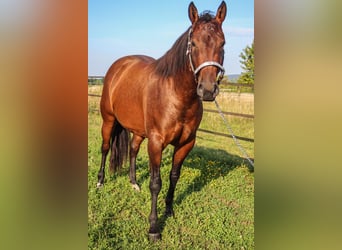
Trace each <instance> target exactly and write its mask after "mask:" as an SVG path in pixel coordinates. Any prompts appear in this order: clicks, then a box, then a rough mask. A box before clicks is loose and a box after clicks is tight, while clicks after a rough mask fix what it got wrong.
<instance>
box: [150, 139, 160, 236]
mask: <svg viewBox="0 0 342 250" xmlns="http://www.w3.org/2000/svg"><path fill="white" fill-rule="evenodd" d="M148 154H149V158H150V191H151V213H150V216H149V222H150V229H149V231H148V233H149V238H150V240H151V241H156V240H159V239H160V238H161V235H160V229H159V225H158V213H157V200H158V194H159V192H160V189H161V185H162V180H161V177H160V162H161V157H162V145H161V143H160V140H159V139H157V138H151V137H150V138H149V141H148Z"/></svg>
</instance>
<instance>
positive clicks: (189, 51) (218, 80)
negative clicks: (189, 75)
mask: <svg viewBox="0 0 342 250" xmlns="http://www.w3.org/2000/svg"><path fill="white" fill-rule="evenodd" d="M191 34H192V28H190V30H189V33H188V48H187V50H186V55H189V62H190V67H191V70H192V72H193V73H194V77H195V81H196V82H197V73H198V72H200V70H201V69H203V68H205V67H208V66H216V67H218V68H219V69H220V73H219V74H218V76H217V83H220V81H221V80H222V79H223V76H224V72H225V70H224V67H223V66H222V65H221V64H219V63H218V62H215V61H206V62H204V63H201V64H200V65H199V66H198V67H197V68H196V69H195V67H194V64H193V63H192V58H191V48H192V46H191Z"/></svg>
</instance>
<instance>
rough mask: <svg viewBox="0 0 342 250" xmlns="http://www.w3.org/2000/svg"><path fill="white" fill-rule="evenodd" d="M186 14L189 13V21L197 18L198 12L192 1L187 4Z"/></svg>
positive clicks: (193, 21) (192, 21)
mask: <svg viewBox="0 0 342 250" xmlns="http://www.w3.org/2000/svg"><path fill="white" fill-rule="evenodd" d="M188 14H189V18H190V21H191V23H192V24H194V23H195V22H196V21H197V20H198V12H197V8H196V6H195V4H194V3H193V2H191V3H190V4H189V11H188Z"/></svg>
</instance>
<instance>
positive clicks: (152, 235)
mask: <svg viewBox="0 0 342 250" xmlns="http://www.w3.org/2000/svg"><path fill="white" fill-rule="evenodd" d="M148 238H149V239H150V241H151V242H156V241H158V240H160V239H161V234H160V233H149V234H148Z"/></svg>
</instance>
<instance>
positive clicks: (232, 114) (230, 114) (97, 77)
mask: <svg viewBox="0 0 342 250" xmlns="http://www.w3.org/2000/svg"><path fill="white" fill-rule="evenodd" d="M89 79H103V76H88V82H89ZM227 85H230V86H242V87H247V88H248V87H250V88H251V89H252V90H254V85H246V84H239V83H227ZM88 96H92V97H101V95H96V94H88ZM203 111H204V112H211V113H219V112H218V111H217V110H213V109H203ZM222 113H223V114H225V115H228V116H238V117H242V118H244V119H254V115H251V114H240V113H234V112H227V111H223V112H222ZM198 131H201V132H204V133H208V134H213V135H218V136H224V137H228V138H233V136H232V135H229V134H224V133H220V132H217V131H211V130H206V129H201V128H199V129H198ZM235 137H236V138H237V139H239V140H241V141H248V142H254V138H246V137H243V136H238V135H235Z"/></svg>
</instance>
